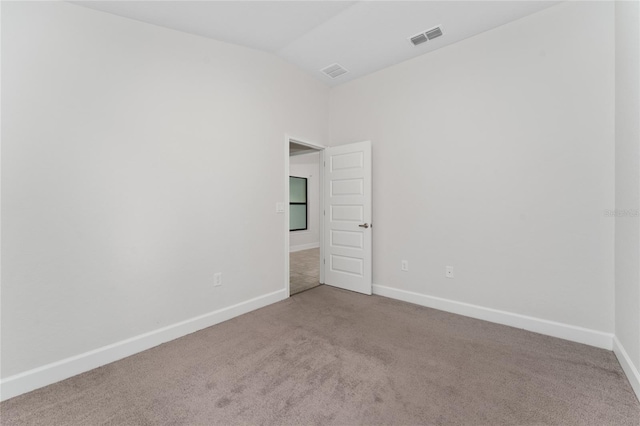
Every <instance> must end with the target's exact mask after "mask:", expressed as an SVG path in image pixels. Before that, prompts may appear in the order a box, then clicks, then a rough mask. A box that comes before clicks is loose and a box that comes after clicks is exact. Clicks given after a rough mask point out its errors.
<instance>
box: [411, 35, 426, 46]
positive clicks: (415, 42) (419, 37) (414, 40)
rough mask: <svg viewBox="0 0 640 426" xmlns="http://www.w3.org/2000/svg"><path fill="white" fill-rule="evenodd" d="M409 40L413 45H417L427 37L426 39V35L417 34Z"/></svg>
mask: <svg viewBox="0 0 640 426" xmlns="http://www.w3.org/2000/svg"><path fill="white" fill-rule="evenodd" d="M409 40H411V43H413V45H414V46H417V45H419V44H422V43H424V42H425V41H427V40H428V39H427V36H426V35H424V34H418V35H415V36H413V37H411V38H410V39H409Z"/></svg>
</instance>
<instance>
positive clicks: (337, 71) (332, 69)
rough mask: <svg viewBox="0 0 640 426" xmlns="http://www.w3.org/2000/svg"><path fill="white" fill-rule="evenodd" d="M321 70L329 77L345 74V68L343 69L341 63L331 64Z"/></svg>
mask: <svg viewBox="0 0 640 426" xmlns="http://www.w3.org/2000/svg"><path fill="white" fill-rule="evenodd" d="M322 72H323V73H325V74H326V75H328V76H329V77H331V78H336V77H340V76H341V75H342V74H345V73H346V72H347V70H346V69H344V68H343V67H342V66H341V65H338V64H333V65H329V66H328V67H326V68H325V69H323V70H322Z"/></svg>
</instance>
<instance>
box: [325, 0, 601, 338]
mask: <svg viewBox="0 0 640 426" xmlns="http://www.w3.org/2000/svg"><path fill="white" fill-rule="evenodd" d="M613 20H614V6H613V4H609V3H604V2H602V3H600V2H598V3H582V2H580V3H572V2H568V3H563V4H560V5H557V6H554V7H552V8H549V9H546V10H544V11H542V12H540V13H537V14H534V15H531V16H529V17H526V18H523V19H521V20H518V21H515V22H512V23H510V24H507V25H504V26H502V27H499V28H497V29H494V30H491V31H488V32H486V33H483V34H480V35H478V36H476V37H473V38H470V39H467V40H465V41H462V42H460V43H457V44H454V45H451V46H448V47H445V48H443V49H439V50H437V51H435V52H432V53H430V54H428V55H424V56H421V57H417V58H415V59H412V60H410V61H407V62H404V63H401V64H398V65H396V66H393V67H390V68H387V69H385V70H382V71H380V72H377V73H375V74H372V75H369V76H366V77H363V78H361V79H358V80H356V81H353V82H349V83H347V84H345V85H341V86H338V87H336V88H333V89H332V90H331V93H330V104H329V106H330V108H329V110H330V139H331V140H330V144H331V145H332V146H333V145H340V144H344V143H348V142H353V141H361V140H371V141H372V146H373V188H374V189H373V215H374V217H373V222H374V223H375V228H374V231H373V232H374V233H373V258H374V259H375V261H374V270H373V280H374V284H377V285H381V286H386V287H390V288H392V289H397V290H402V291H405V292H407V291H408V292H413V293H418V294H420V295H429V296H434V297H437V298H442V299H447V300H452V301H457V302H464V303H467V304H473V305H477V306H480V307H486V308H492V309H496V310H501V311H506V312H511V313H517V314H519V315H525V316H530V317H534V318H538V319H544V320H548V321H554V322H557V323H561V324H565V325H570V326H577V327H582V328H586V329H589V330H595V331H599V332H605V333H612V332H613V330H614V296H613V295H614V288H613V286H614V283H613V277H614V274H613V272H614V270H613V268H614V259H613V244H614V239H613V238H614V220H612V219H611V218H609V217H605V215H604V210H605V209H611V208H612V207H611V206H613V205H614V27H613ZM445 36H446V35H445ZM401 259H407V260H408V261H409V272H401V271H400V261H401ZM446 265H452V266H453V267H454V273H455V278H454V279H446V278H445V266H446ZM571 330H574V331H575V330H579V329H571ZM610 342H611V339H609V345H610Z"/></svg>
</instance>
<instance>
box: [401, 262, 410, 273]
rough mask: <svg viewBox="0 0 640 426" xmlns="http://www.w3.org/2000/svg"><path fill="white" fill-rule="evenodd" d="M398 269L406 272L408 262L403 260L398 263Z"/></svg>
mask: <svg viewBox="0 0 640 426" xmlns="http://www.w3.org/2000/svg"><path fill="white" fill-rule="evenodd" d="M400 269H401V270H403V271H405V272H407V271H408V270H409V261H408V260H403V261H401V262H400Z"/></svg>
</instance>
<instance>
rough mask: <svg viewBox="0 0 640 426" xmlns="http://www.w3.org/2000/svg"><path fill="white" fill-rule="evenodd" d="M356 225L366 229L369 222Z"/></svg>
mask: <svg viewBox="0 0 640 426" xmlns="http://www.w3.org/2000/svg"><path fill="white" fill-rule="evenodd" d="M358 226H359V227H360V228H365V229H367V228H368V227H369V224H368V223H365V224H364V225H358Z"/></svg>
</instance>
